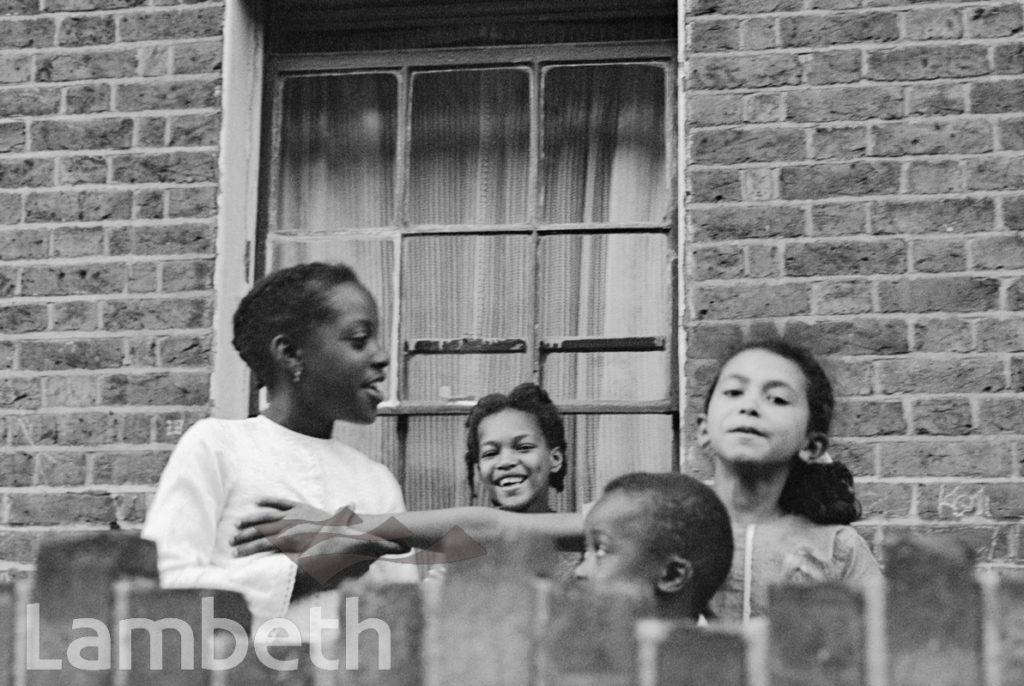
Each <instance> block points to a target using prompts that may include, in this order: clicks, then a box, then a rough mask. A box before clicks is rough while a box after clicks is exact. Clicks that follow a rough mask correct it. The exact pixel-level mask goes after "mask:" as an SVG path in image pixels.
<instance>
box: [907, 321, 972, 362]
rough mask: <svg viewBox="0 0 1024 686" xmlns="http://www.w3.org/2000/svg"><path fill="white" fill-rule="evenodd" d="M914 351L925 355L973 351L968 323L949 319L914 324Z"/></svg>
mask: <svg viewBox="0 0 1024 686" xmlns="http://www.w3.org/2000/svg"><path fill="white" fill-rule="evenodd" d="M914 350H915V351H919V352H926V353H944V352H945V353H965V352H973V351H974V343H973V342H972V338H971V325H970V322H969V321H966V320H963V319H954V318H950V317H943V318H934V319H918V320H917V321H915V322H914Z"/></svg>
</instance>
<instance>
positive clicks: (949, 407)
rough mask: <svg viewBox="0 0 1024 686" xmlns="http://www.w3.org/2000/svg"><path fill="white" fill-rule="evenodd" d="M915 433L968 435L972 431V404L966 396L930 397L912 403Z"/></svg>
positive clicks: (911, 411)
mask: <svg viewBox="0 0 1024 686" xmlns="http://www.w3.org/2000/svg"><path fill="white" fill-rule="evenodd" d="M910 416H911V418H912V422H913V427H914V433H915V434H918V435H921V434H926V435H930V436H966V435H968V434H970V433H971V432H972V429H973V426H972V424H971V404H970V402H969V401H968V400H967V399H966V398H930V399H926V400H915V401H914V402H913V403H912V404H911V408H910Z"/></svg>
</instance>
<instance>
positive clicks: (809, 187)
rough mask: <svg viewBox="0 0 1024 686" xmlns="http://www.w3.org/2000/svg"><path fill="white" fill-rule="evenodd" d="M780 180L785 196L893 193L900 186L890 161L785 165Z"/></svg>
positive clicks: (821, 196)
mask: <svg viewBox="0 0 1024 686" xmlns="http://www.w3.org/2000/svg"><path fill="white" fill-rule="evenodd" d="M780 184H781V189H782V197H783V198H784V199H786V200H795V199H814V198H827V197H833V196H843V195H871V194H888V193H895V192H896V191H897V190H898V189H899V167H898V166H897V165H896V164H894V163H889V162H846V163H832V164H812V165H806V166H799V167H785V168H783V169H782V172H781V173H780Z"/></svg>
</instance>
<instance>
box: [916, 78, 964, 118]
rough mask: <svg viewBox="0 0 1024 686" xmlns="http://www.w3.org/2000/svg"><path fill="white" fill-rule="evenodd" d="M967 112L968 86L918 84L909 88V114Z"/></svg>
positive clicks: (925, 114) (924, 114) (926, 114)
mask: <svg viewBox="0 0 1024 686" xmlns="http://www.w3.org/2000/svg"><path fill="white" fill-rule="evenodd" d="M966 111H967V86H966V85H965V84H962V83H939V84H916V85H913V86H910V87H908V88H907V114H911V115H914V114H918V115H922V116H930V115H943V114H962V113H963V112H966Z"/></svg>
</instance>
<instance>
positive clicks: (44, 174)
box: [0, 159, 54, 188]
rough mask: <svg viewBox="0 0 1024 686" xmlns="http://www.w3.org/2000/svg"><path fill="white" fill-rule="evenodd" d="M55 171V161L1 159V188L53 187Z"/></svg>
mask: <svg viewBox="0 0 1024 686" xmlns="http://www.w3.org/2000/svg"><path fill="white" fill-rule="evenodd" d="M53 170H54V166H53V160H40V159H20V160H19V159H0V187H2V188H24V187H26V186H30V187H39V186H51V185H53Z"/></svg>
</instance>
